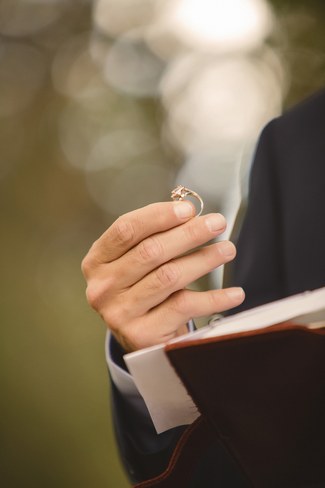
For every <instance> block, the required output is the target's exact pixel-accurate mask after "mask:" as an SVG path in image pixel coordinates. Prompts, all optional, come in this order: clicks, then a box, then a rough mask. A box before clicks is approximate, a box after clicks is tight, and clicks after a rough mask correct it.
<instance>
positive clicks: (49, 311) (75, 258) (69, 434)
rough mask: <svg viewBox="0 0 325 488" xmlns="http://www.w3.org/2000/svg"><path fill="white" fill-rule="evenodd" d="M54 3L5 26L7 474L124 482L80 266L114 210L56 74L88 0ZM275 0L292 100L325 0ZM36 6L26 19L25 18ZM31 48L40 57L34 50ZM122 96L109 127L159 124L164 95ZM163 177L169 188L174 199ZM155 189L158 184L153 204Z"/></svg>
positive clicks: (318, 40)
mask: <svg viewBox="0 0 325 488" xmlns="http://www.w3.org/2000/svg"><path fill="white" fill-rule="evenodd" d="M5 3H8V2H5ZM44 3H46V2H44ZM49 3H51V2H49ZM31 4H32V2H31ZM26 5H27V6H26V7H25V11H24V12H25V13H24V15H26V13H28V2H27V3H26ZM55 5H56V6H57V8H58V9H59V11H58V12H57V13H55V12H54V13H53V12H51V15H52V17H51V22H49V21H48V17H46V18H45V20H44V24H42V26H41V27H40V28H39V29H38V30H34V31H32V30H30V29H28V28H26V31H22V32H21V33H20V34H19V33H18V34H19V35H18V34H17V31H15V29H13V30H11V31H6V30H5V29H4V31H2V32H4V33H2V34H1V36H0V113H1V116H0V202H1V204H0V213H1V254H0V263H1V267H0V270H1V294H0V314H1V338H0V348H1V365H2V367H1V370H0V377H1V416H0V419H1V466H0V484H1V486H2V487H3V488H18V487H19V488H20V487H24V488H29V487H30V488H39V487H46V488H58V487H60V488H65V487H69V488H72V487H73V488H75V487H78V488H104V487H105V488H110V487H111V488H124V487H127V486H129V484H128V482H127V480H126V477H125V475H124V473H123V470H122V467H121V465H120V462H119V458H118V453H117V449H116V446H115V442H114V435H113V428H112V423H111V417H110V403H109V382H108V374H107V368H106V362H105V354H104V338H105V333H106V328H105V325H104V324H103V323H102V321H101V320H100V319H99V317H97V316H96V314H95V313H94V312H92V311H91V310H90V308H89V307H88V305H87V303H86V300H85V283H84V280H83V277H82V275H81V272H80V263H81V260H82V257H83V256H84V255H85V254H86V252H87V250H88V248H89V247H90V245H91V243H92V242H93V241H94V240H95V239H96V238H97V237H98V236H99V235H100V234H101V233H102V232H103V231H104V230H105V229H106V228H107V226H108V225H109V224H110V223H111V222H112V221H113V220H114V218H116V212H115V211H114V212H113V211H112V212H111V213H110V212H109V211H105V210H104V209H103V208H100V206H98V204H97V202H96V201H95V200H94V198H92V193H91V192H90V191H89V182H87V180H86V178H85V176H84V174H83V173H82V172H81V171H79V170H78V168H76V167H75V166H74V165H72V164H70V163H69V161H68V160H67V155H66V154H64V152H63V151H62V147H61V144H60V137H61V136H60V133H59V126H60V120H61V117H62V114H63V113H64V111H65V110H66V108H67V107H68V106H69V104H70V103H71V100H69V97H68V96H65V95H63V94H62V93H59V92H58V91H57V90H55V89H54V87H53V83H52V77H53V73H52V69H53V67H52V63H53V59H54V58H55V56H56V53H57V51H58V50H59V48H60V47H61V46H62V45H63V44H64V42H66V41H67V40H68V39H69V38H70V37H74V36H79V35H80V36H84V35H89V32H91V30H92V28H93V26H92V6H93V5H92V2H90V1H82V0H79V1H77V0H75V1H66V2H56V3H55V2H53V8H54V7H55ZM275 6H276V9H277V12H278V13H279V16H280V18H281V15H282V14H283V15H284V14H285V15H286V16H285V20H284V21H283V25H284V26H285V28H286V29H287V31H288V38H289V40H290V45H289V46H288V45H286V46H285V49H286V53H285V54H286V59H287V62H288V66H289V69H290V71H291V73H292V76H291V77H292V82H291V85H290V89H289V90H288V93H287V97H286V100H285V105H291V104H292V103H294V102H296V101H297V100H299V99H301V98H303V97H304V96H305V95H307V94H309V93H311V92H312V91H314V90H315V89H316V88H318V87H320V86H322V85H324V81H325V77H324V45H325V44H324V29H323V26H324V6H323V2H315V1H307V0H306V1H299V2H298V1H296V2H289V1H286V2H281V0H277V1H276V2H275ZM288 12H289V13H290V15H287V14H288ZM299 12H300V13H301V12H303V13H304V14H306V12H307V14H308V15H309V17H310V24H309V25H306V24H304V22H302V24H301V25H300V24H299V19H300V18H301V17H299V15H300V14H299ZM291 14H292V15H291ZM294 14H297V15H294ZM298 14H299V15H298ZM34 15H35V11H34V12H33V14H32V16H34ZM46 15H49V14H48V13H46ZM0 16H1V6H0ZM32 16H31V17H30V18H29V17H28V15H27V16H26V22H27V23H28V25H30V24H29V23H30V22H31V21H35V19H33V18H32ZM303 18H305V17H303ZM294 22H297V23H298V24H299V25H298V24H297V25H296V26H295V25H293V24H292V23H294ZM19 25H20V26H22V25H23V24H22V22H21V20H20V24H19ZM1 26H2V24H1V21H0V30H1ZM27 27H28V26H27ZM291 33H292V34H291ZM9 45H10V47H8V46H9ZM5 47H6V49H7V51H6V53H7V57H6V58H5V57H4V55H3V52H4V51H3V50H4V48H5ZM25 49H27V50H26V51H25ZM35 49H36V50H37V55H36V57H35V56H34V55H33V56H31V57H29V53H33V52H34V51H33V50H35ZM285 49H284V50H285ZM311 55H312V56H311ZM15 56H17V59H16V58H15ZM15 59H16V61H15ZM302 59H303V60H305V61H306V64H304V65H303V64H302V63H301V60H302ZM12 63H16V65H15V69H14V70H13V72H14V73H16V75H15V78H14V83H13V84H9V85H8V84H6V83H5V82H3V80H5V77H6V72H7V69H8V66H9V67H11V68H12V66H13V64H12ZM33 63H36V64H35V66H34V64H33ZM306 66H307V69H306ZM11 68H10V69H11ZM15 70H16V71H15ZM36 75H37V76H36ZM35 80H36V81H35ZM81 82H82V80H81ZM15 83H16V84H17V86H16V85H15ZM113 102H114V103H113ZM113 102H112V103H110V105H109V111H107V113H104V119H105V123H106V124H107V126H109V125H110V124H111V125H113V122H114V120H116V121H118V120H119V117H120V114H121V113H124V112H125V113H126V114H128V110H129V112H130V114H131V115H130V117H131V116H132V114H134V112H135V111H136V112H137V117H138V118H140V119H141V120H142V121H143V124H144V126H146V124H147V125H149V126H150V127H151V130H152V131H153V133H154V134H155V130H156V129H155V128H156V126H157V125H159V120H160V119H159V118H160V116H161V113H160V108H159V104H158V102H157V101H156V100H154V99H150V98H145V99H143V100H142V99H138V100H136V101H134V100H132V99H131V98H130V97H129V96H127V95H125V96H121V95H118V96H116V98H115V99H114V101H113ZM87 103H88V104H91V99H90V102H89V101H88V102H87ZM125 107H127V109H126V108H125ZM139 114H140V115H139ZM72 123H73V122H72ZM118 124H119V122H117V126H118ZM122 125H123V124H122ZM82 143H83V141H82V140H80V144H81V145H82ZM155 151H156V153H155V157H156V159H157V160H158V162H159V164H161V167H163V168H164V173H163V174H166V172H167V173H168V172H170V174H171V175H173V174H174V172H175V171H176V169H177V168H178V166H179V159H178V155H177V154H176V155H175V154H172V155H171V154H166V153H164V154H162V153H161V154H159V155H158V156H157V151H158V152H159V149H158V150H157V149H156V150H155ZM139 157H140V156H139ZM140 159H141V158H140ZM157 164H158V163H157ZM168 174H169V173H168ZM113 176H114V170H112V177H113ZM166 181H167V183H168V181H169V180H168V178H167V179H166ZM167 183H166V190H164V191H163V192H162V194H161V198H163V197H165V198H168V191H167V188H168V185H167ZM152 198H153V194H152V193H150V192H149V193H148V194H147V195H144V202H147V203H149V202H150V201H151V200H152ZM127 205H128V206H129V208H132V206H133V201H132V200H131V199H130V201H128V202H127Z"/></svg>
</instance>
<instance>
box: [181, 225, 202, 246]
mask: <svg viewBox="0 0 325 488" xmlns="http://www.w3.org/2000/svg"><path fill="white" fill-rule="evenodd" d="M197 222H198V221H197V220H195V219H194V222H193V221H192V222H190V223H189V224H188V225H184V226H183V229H184V233H185V239H186V240H190V241H193V242H197V241H199V240H200V237H201V236H202V235H201V234H202V232H200V229H199V228H198V226H197Z"/></svg>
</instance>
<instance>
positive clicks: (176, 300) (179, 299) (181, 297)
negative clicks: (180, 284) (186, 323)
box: [170, 290, 190, 320]
mask: <svg viewBox="0 0 325 488" xmlns="http://www.w3.org/2000/svg"><path fill="white" fill-rule="evenodd" d="M170 306H171V308H172V309H173V311H175V312H176V313H177V314H181V315H184V316H185V320H187V317H188V316H189V309H190V303H189V300H188V297H187V294H186V292H185V290H180V291H178V292H176V293H174V295H173V297H172V300H171V303H170Z"/></svg>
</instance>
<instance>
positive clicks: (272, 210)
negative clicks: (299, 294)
mask: <svg viewBox="0 0 325 488" xmlns="http://www.w3.org/2000/svg"><path fill="white" fill-rule="evenodd" d="M276 123H277V121H276V120H274V121H272V122H271V123H269V124H268V125H267V126H266V127H265V129H264V130H263V132H262V134H261V136H260V138H259V141H258V144H257V147H256V152H255V157H254V160H253V164H252V167H251V173H250V180H249V192H248V202H247V210H246V213H245V217H244V220H243V224H242V226H241V229H240V232H239V237H238V239H237V240H236V239H235V240H236V246H237V256H236V259H235V261H234V262H233V263H232V264H231V267H230V282H231V284H232V285H233V286H242V287H243V288H244V290H245V293H246V299H245V301H244V303H243V304H242V305H241V306H240V307H237V308H236V309H234V310H233V312H237V311H240V310H244V309H248V308H252V307H254V306H258V305H260V304H262V303H267V302H269V301H273V300H277V299H279V298H281V297H282V296H284V291H283V289H282V288H283V276H282V274H283V269H284V267H283V256H282V240H283V225H282V210H281V206H282V205H281V194H280V185H279V180H278V177H279V176H278V174H279V173H278V168H277V163H278V161H277V157H276V153H275V147H276V145H275V141H274V137H275V131H274V128H275V125H276Z"/></svg>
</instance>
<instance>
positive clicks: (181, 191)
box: [171, 185, 204, 216]
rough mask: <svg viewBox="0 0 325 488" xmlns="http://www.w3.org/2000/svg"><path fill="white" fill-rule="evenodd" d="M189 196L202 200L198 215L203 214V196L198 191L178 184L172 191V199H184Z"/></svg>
mask: <svg viewBox="0 0 325 488" xmlns="http://www.w3.org/2000/svg"><path fill="white" fill-rule="evenodd" d="M187 196H190V197H193V198H196V199H197V200H198V201H199V202H200V212H199V213H198V214H197V216H199V215H201V213H202V212H203V207H204V203H203V200H202V198H201V197H200V195H199V194H198V193H196V192H195V191H193V190H190V189H189V188H186V187H185V186H182V185H178V186H177V187H176V188H175V189H174V190H173V191H172V192H171V198H172V200H184V198H186V197H187Z"/></svg>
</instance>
